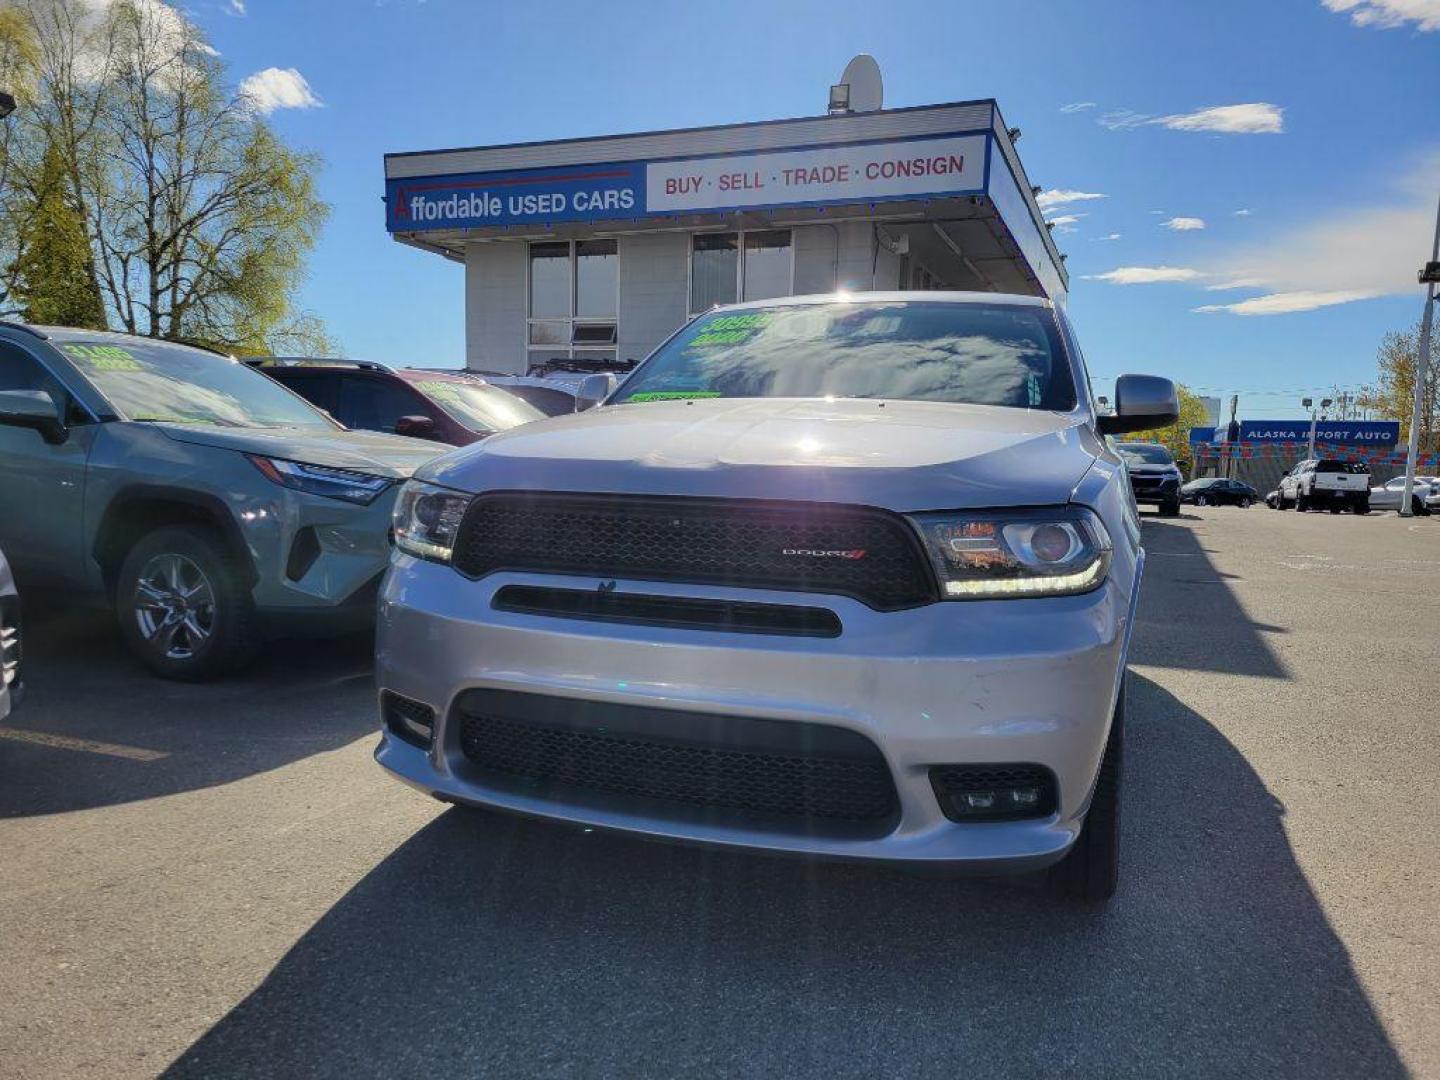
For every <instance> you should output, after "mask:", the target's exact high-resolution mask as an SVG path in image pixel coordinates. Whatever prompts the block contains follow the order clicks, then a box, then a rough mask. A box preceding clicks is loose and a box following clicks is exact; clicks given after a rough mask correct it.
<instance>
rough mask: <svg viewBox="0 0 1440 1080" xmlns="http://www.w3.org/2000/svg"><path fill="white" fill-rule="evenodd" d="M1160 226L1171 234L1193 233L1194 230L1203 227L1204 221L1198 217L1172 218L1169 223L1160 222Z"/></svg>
mask: <svg viewBox="0 0 1440 1080" xmlns="http://www.w3.org/2000/svg"><path fill="white" fill-rule="evenodd" d="M1160 224H1161V225H1163V226H1165V228H1167V229H1169V230H1171V231H1172V232H1193V231H1194V230H1196V229H1203V228H1204V227H1205V219H1204V218H1198V217H1172V218H1171V219H1170V220H1169V221H1162V222H1161V223H1160Z"/></svg>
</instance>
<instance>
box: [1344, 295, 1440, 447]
mask: <svg viewBox="0 0 1440 1080" xmlns="http://www.w3.org/2000/svg"><path fill="white" fill-rule="evenodd" d="M1437 345H1440V343H1437V342H1436V341H1434V340H1432V341H1431V343H1430V363H1429V365H1428V366H1427V369H1426V373H1425V386H1424V389H1423V391H1422V393H1421V398H1420V452H1421V453H1422V454H1434V453H1440V347H1437ZM1419 359H1420V324H1419V323H1418V322H1417V323H1416V324H1415V325H1414V326H1412V327H1410V328H1409V329H1408V330H1400V331H1394V330H1392V331H1391V332H1390V333H1388V334H1386V335H1385V336H1384V337H1383V338H1382V339H1381V340H1380V350H1379V353H1378V354H1377V357H1376V360H1377V363H1378V365H1379V368H1380V373H1379V379H1378V380H1377V382H1376V385H1375V386H1373V387H1367V388H1366V391H1365V396H1364V398H1363V399H1362V401H1361V405H1362V406H1363V407H1364V408H1367V409H1371V410H1373V411H1374V412H1375V414H1376V415H1377V416H1383V417H1386V418H1388V419H1391V420H1399V421H1400V443H1401V445H1402V446H1403V445H1404V444H1405V443H1406V442H1408V440H1409V438H1410V415H1411V413H1412V411H1413V410H1414V403H1415V369H1416V367H1417V366H1418V364H1419Z"/></svg>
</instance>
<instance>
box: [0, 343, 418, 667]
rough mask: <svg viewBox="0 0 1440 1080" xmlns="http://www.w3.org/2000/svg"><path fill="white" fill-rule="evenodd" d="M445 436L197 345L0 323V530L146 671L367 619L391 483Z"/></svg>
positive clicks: (13, 549)
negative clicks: (348, 422)
mask: <svg viewBox="0 0 1440 1080" xmlns="http://www.w3.org/2000/svg"><path fill="white" fill-rule="evenodd" d="M445 449H446V448H445V447H444V446H441V445H440V444H438V443H431V442H421V441H419V440H416V439H403V438H400V437H398V436H394V435H377V434H373V433H370V432H360V431H346V430H345V429H344V428H342V427H341V426H340V425H339V424H337V423H335V422H334V421H333V420H331V419H330V418H329V417H328V416H326V415H325V414H324V413H322V412H320V411H319V410H318V409H316V408H314V407H313V406H312V405H310V403H309V402H307V401H305V400H304V399H303V398H301V397H300V396H299V395H297V394H294V393H291V392H290V391H289V390H287V389H285V387H283V386H281V385H280V384H279V383H276V382H274V381H273V380H271V379H268V378H266V377H265V376H264V375H261V374H260V373H259V372H258V371H253V370H251V369H250V368H248V367H246V366H245V365H244V364H241V363H240V362H239V361H237V360H235V359H233V358H231V357H227V356H222V355H220V354H217V353H213V352H209V351H206V350H202V349H197V348H191V347H189V346H185V345H177V344H173V343H169V342H162V341H155V340H151V339H147V338H138V337H130V336H128V335H124V334H105V333H100V332H97V331H92V330H71V329H61V328H50V327H43V328H42V327H29V326H22V325H18V324H14V323H3V324H0V461H4V463H5V465H4V468H0V545H3V546H4V548H5V550H6V552H7V553H8V554H9V556H10V558H11V560H12V561H13V562H14V564H15V570H16V572H17V574H19V575H20V577H21V581H22V583H23V582H24V581H25V580H26V574H27V573H28V574H30V575H33V576H35V577H37V578H51V579H55V580H57V581H59V582H62V583H64V584H65V585H66V586H67V587H68V588H70V589H82V590H89V591H90V592H91V593H93V594H94V595H97V596H100V597H104V598H106V599H107V600H108V601H109V602H110V603H111V604H112V605H113V607H114V610H115V613H116V616H117V618H118V620H119V624H120V630H121V633H122V635H123V636H124V638H125V641H126V644H127V645H129V647H130V648H131V649H132V650H133V651H134V652H135V654H136V655H137V656H138V657H139V658H140V659H141V660H142V661H144V662H145V663H146V664H147V665H149V667H150V668H151V669H152V670H153V671H155V672H156V673H157V674H160V675H163V676H167V677H170V678H177V679H201V678H206V677H209V676H213V675H218V674H221V673H223V672H225V671H229V670H233V669H235V668H237V667H239V666H240V665H241V664H243V663H244V662H245V661H246V660H247V659H248V658H249V657H250V656H251V655H252V654H253V653H254V651H255V649H256V647H257V645H258V644H259V642H260V640H261V637H262V634H263V633H265V632H266V631H267V630H269V629H272V628H283V629H293V628H295V627H297V626H298V625H299V624H300V623H301V622H302V620H303V621H304V622H306V623H326V624H339V625H346V624H349V625H356V624H363V623H365V622H368V621H369V620H370V619H371V618H373V611H374V594H375V589H376V587H377V585H378V581H379V577H380V574H381V573H382V571H383V570H384V568H385V563H386V560H387V558H388V556H389V544H388V541H387V532H388V526H389V523H390V509H391V504H392V503H393V502H394V499H395V493H396V490H397V486H398V482H399V481H402V480H404V479H406V478H407V477H409V476H410V474H411V473H412V472H413V471H414V470H415V469H416V468H417V467H418V466H420V465H422V464H424V463H425V462H426V461H429V460H430V459H431V458H433V457H435V456H436V455H437V454H439V453H441V452H442V451H443V450H445Z"/></svg>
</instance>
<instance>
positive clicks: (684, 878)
mask: <svg viewBox="0 0 1440 1080" xmlns="http://www.w3.org/2000/svg"><path fill="white" fill-rule="evenodd" d="M1145 533H1146V545H1147V548H1148V551H1149V556H1150V561H1149V564H1148V572H1147V584H1146V591H1145V596H1144V600H1143V606H1142V613H1141V617H1142V625H1141V626H1140V627H1139V629H1138V630H1137V635H1136V640H1135V648H1134V656H1133V660H1134V668H1133V675H1132V684H1131V702H1130V706H1131V721H1130V724H1131V727H1130V731H1129V745H1128V747H1127V768H1128V776H1127V788H1126V793H1125V822H1124V830H1125V838H1124V842H1125V845H1126V846H1125V852H1124V860H1125V866H1124V869H1123V871H1122V873H1123V879H1122V883H1121V891H1120V894H1119V895H1118V896H1117V898H1116V900H1115V901H1114V902H1113V903H1112V905H1111V906H1110V907H1109V909H1108V910H1106V911H1104V912H1098V913H1097V912H1093V911H1086V910H1081V909H1076V908H1067V907H1065V906H1063V905H1061V904H1059V903H1057V902H1056V901H1054V900H1052V899H1050V898H1049V897H1048V896H1047V895H1046V894H1045V893H1044V892H1042V891H1040V890H1039V889H1038V888H1037V887H1036V886H1035V885H1034V883H1033V882H1030V881H1026V880H1020V879H1006V880H1000V881H978V882H977V881H963V880H962V881H954V880H946V879H936V878H927V877H918V876H910V875H905V874H899V873H891V872H880V871H874V870H865V869H859V868H852V867H848V866H837V865H823V864H812V863H804V862H794V861H785V860H777V859H769V858H755V857H743V856H735V855H719V854H714V853H709V852H703V851H696V850H691V849H684V848H675V847H665V846H659V845H652V844H646V843H642V842H638V841H633V840H629V839H626V838H623V837H616V836H607V835H603V834H595V833H586V832H582V831H579V830H574V829H566V828H561V827H556V826H553V825H542V824H536V823H530V822H525V821H521V820H516V819H511V818H505V817H498V816H491V815H484V814H476V813H470V812H466V811H460V810H451V809H446V808H445V807H442V806H441V805H439V804H437V803H434V802H431V801H430V800H428V799H426V798H424V797H423V796H420V795H418V794H416V793H414V792H412V791H410V790H408V789H406V788H404V787H401V786H400V785H398V784H396V783H393V782H391V781H390V780H388V779H387V778H386V777H384V776H383V775H382V774H381V772H380V770H379V769H378V767H376V766H375V765H374V763H373V762H372V761H371V760H370V754H371V750H372V747H373V744H374V742H375V736H374V734H373V728H374V723H375V721H374V718H373V716H372V710H371V693H372V689H371V683H370V675H369V656H368V653H367V648H368V645H367V643H366V642H364V641H344V642H332V643H321V644H316V643H306V644H294V645H287V646H285V647H284V648H281V649H277V650H274V651H273V654H272V655H271V656H270V657H269V658H268V659H267V661H266V662H265V663H264V664H263V665H262V666H260V667H259V668H257V669H256V670H255V671H253V672H252V673H250V674H249V675H248V676H247V677H245V678H243V679H239V680H235V681H231V682H227V683H224V684H220V685H213V686H198V687H197V686H184V685H175V684H167V683H162V682H157V681H154V680H152V679H150V678H148V677H146V676H144V675H142V674H140V673H139V672H138V671H137V670H136V669H135V668H134V667H133V666H132V664H131V663H130V661H129V660H128V659H127V658H126V657H125V655H124V654H123V653H122V652H121V650H120V647H119V645H118V643H117V641H116V640H115V637H114V634H113V633H112V630H111V627H110V625H109V623H108V622H107V621H105V620H103V619H98V618H96V617H93V616H90V615H86V614H83V613H77V612H31V616H30V617H31V623H30V627H29V637H28V640H27V647H28V667H29V676H30V681H31V685H30V697H29V699H28V700H27V702H26V705H25V708H24V709H23V711H21V712H20V713H18V714H17V715H16V716H15V717H14V718H13V723H12V725H11V726H10V727H8V728H4V729H0V1075H4V1076H6V1077H90V1076H95V1077H126V1076H149V1075H155V1074H159V1073H167V1074H169V1075H173V1076H182V1077H188V1076H197V1077H198V1076H206V1077H224V1076H266V1077H280V1076H336V1077H355V1076H386V1077H398V1076H419V1075H427V1076H437V1075H438V1076H449V1075H497V1076H532V1075H556V1076H595V1075H612V1076H627V1077H633V1076H643V1075H657V1076H673V1075H681V1074H689V1075H716V1074H722V1073H723V1074H749V1075H756V1074H763V1075H772V1076H774V1075H824V1076H850V1075H854V1076H861V1075H865V1076H874V1075H900V1074H917V1075H940V1074H942V1073H943V1074H945V1075H984V1076H986V1077H999V1076H1035V1075H1061V1074H1063V1075H1068V1076H1117V1075H1134V1076H1156V1075H1182V1074H1183V1075H1191V1076H1202V1075H1203V1076H1256V1075H1272V1076H1273V1075H1287V1076H1305V1077H1316V1076H1337V1077H1338V1076H1344V1077H1355V1076H1366V1077H1390V1076H1403V1075H1407V1074H1413V1075H1419V1076H1431V1075H1440V1030H1437V1027H1436V1025H1435V1019H1436V1016H1437V1008H1440V1006H1437V1003H1436V998H1435V989H1436V987H1437V986H1440V928H1437V926H1440V886H1437V882H1440V846H1437V844H1436V843H1435V829H1434V823H1435V821H1436V820H1437V819H1440V793H1437V791H1440V785H1437V782H1436V781H1437V777H1440V723H1437V720H1440V518H1436V519H1420V520H1415V521H1411V522H1405V521H1401V520H1398V519H1397V518H1396V517H1395V516H1394V515H1392V514H1375V515H1371V516H1369V517H1363V518H1362V517H1352V516H1348V515H1346V516H1341V517H1333V516H1331V515H1320V514H1310V515H1299V514H1296V513H1276V512H1272V511H1268V510H1265V509H1264V508H1263V507H1255V508H1252V509H1250V510H1238V509H1230V508H1203V509H1198V510H1197V509H1188V508H1187V510H1186V512H1185V514H1184V516H1183V517H1182V518H1180V519H1178V520H1176V519H1160V518H1156V517H1152V516H1149V515H1148V514H1147V515H1146V519H1145ZM37 606H38V605H37Z"/></svg>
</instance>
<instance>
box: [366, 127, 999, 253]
mask: <svg viewBox="0 0 1440 1080" xmlns="http://www.w3.org/2000/svg"><path fill="white" fill-rule="evenodd" d="M989 153H990V137H989V135H988V134H986V133H985V132H978V133H973V134H960V135H943V136H938V137H929V138H917V139H900V140H889V141H885V142H871V143H845V144H843V145H836V146H816V147H809V148H803V149H794V150H778V151H766V152H756V153H745V154H731V155H725V156H715V157H692V158H678V159H670V160H664V161H622V162H602V163H597V164H593V165H575V166H561V167H557V168H549V169H523V170H517V171H512V172H490V173H465V174H455V175H448V176H428V177H407V178H405V179H399V180H390V181H388V182H387V183H386V185H385V218H386V228H388V229H389V230H390V231H391V232H423V231H426V230H433V229H467V228H468V229H484V228H500V227H509V226H515V225H547V226H548V225H551V224H557V223H561V222H581V221H616V220H625V219H633V218H644V217H656V216H664V215H672V214H690V213H703V212H705V211H728V210H763V209H767V208H771V207H783V206H823V205H827V204H840V203H864V202H875V201H881V200H892V199H913V198H926V197H934V198H948V197H952V196H957V195H976V194H982V193H984V191H985V187H986V177H987V175H988V158H989Z"/></svg>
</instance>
